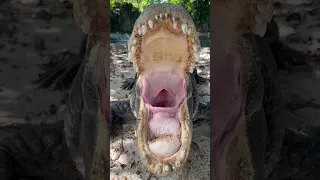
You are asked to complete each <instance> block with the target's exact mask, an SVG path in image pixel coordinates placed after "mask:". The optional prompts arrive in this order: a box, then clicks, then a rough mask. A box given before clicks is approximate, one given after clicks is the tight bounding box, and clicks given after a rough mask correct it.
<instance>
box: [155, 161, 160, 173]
mask: <svg viewBox="0 0 320 180" xmlns="http://www.w3.org/2000/svg"><path fill="white" fill-rule="evenodd" d="M161 168H162V165H161V164H160V163H159V164H157V165H156V166H155V167H154V169H155V170H156V171H157V172H158V173H161Z"/></svg>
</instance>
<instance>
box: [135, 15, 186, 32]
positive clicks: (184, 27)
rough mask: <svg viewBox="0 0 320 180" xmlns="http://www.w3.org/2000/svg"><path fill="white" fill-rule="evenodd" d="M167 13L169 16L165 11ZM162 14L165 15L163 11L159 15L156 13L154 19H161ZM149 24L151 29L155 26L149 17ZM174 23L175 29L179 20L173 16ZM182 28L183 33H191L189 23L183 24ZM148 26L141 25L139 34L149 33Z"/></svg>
mask: <svg viewBox="0 0 320 180" xmlns="http://www.w3.org/2000/svg"><path fill="white" fill-rule="evenodd" d="M164 15H165V17H168V14H167V13H165V14H164ZM162 16H163V14H162V13H160V14H159V16H158V15H155V16H154V19H155V20H158V19H159V17H160V18H162ZM147 24H148V26H149V28H150V29H152V28H153V25H154V24H153V20H151V19H149V20H148V22H147ZM172 24H173V29H176V28H177V27H178V21H176V18H175V17H172ZM181 29H182V31H183V33H184V34H185V35H189V36H190V35H191V29H190V28H188V25H187V24H181ZM147 30H148V29H147V26H146V25H144V24H143V25H141V27H140V28H139V29H138V34H139V35H140V36H141V35H145V34H146V33H147Z"/></svg>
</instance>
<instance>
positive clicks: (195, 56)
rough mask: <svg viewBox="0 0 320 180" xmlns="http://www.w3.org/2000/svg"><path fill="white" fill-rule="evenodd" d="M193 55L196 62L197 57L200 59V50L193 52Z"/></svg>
mask: <svg viewBox="0 0 320 180" xmlns="http://www.w3.org/2000/svg"><path fill="white" fill-rule="evenodd" d="M193 56H194V58H195V60H196V62H198V61H199V59H200V52H194V53H193Z"/></svg>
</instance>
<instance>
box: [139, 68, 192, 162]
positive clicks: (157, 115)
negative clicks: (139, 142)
mask: <svg viewBox="0 0 320 180" xmlns="http://www.w3.org/2000/svg"><path fill="white" fill-rule="evenodd" d="M185 96H186V88H185V80H184V78H182V77H181V75H179V73H177V72H176V71H174V70H170V71H153V72H151V73H149V74H148V75H146V76H145V77H144V80H143V89H142V97H143V100H144V103H145V104H146V108H147V111H148V114H149V116H148V119H147V121H146V122H147V126H145V127H147V130H146V131H147V132H148V133H147V134H148V135H147V138H148V139H147V140H148V146H149V149H150V151H151V152H152V153H153V154H154V155H155V156H157V157H161V158H165V157H170V156H172V155H174V154H175V153H176V152H177V151H179V149H180V147H181V139H180V138H181V127H180V126H181V121H180V113H179V112H180V111H179V109H180V106H181V104H182V102H183V101H184V99H185Z"/></svg>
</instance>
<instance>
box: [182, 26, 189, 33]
mask: <svg viewBox="0 0 320 180" xmlns="http://www.w3.org/2000/svg"><path fill="white" fill-rule="evenodd" d="M181 29H182V31H183V33H184V34H187V31H188V25H187V24H181Z"/></svg>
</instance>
